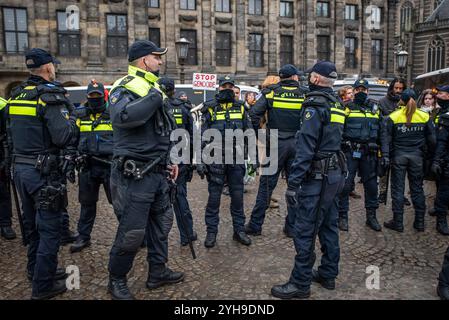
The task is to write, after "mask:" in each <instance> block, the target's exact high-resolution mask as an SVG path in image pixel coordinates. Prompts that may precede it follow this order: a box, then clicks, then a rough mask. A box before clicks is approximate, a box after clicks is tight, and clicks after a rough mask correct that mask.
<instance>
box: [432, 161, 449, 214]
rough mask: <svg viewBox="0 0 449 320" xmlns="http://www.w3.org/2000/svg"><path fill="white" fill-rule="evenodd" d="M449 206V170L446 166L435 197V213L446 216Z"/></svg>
mask: <svg viewBox="0 0 449 320" xmlns="http://www.w3.org/2000/svg"><path fill="white" fill-rule="evenodd" d="M448 206H449V170H448V168H444V171H443V174H442V175H441V177H440V179H438V183H437V195H436V197H435V213H436V214H437V216H440V217H446V215H447V208H448Z"/></svg>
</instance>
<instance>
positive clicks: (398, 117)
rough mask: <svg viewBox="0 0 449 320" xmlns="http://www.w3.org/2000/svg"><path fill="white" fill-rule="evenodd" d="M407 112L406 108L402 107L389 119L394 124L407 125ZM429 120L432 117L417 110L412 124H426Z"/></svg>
mask: <svg viewBox="0 0 449 320" xmlns="http://www.w3.org/2000/svg"><path fill="white" fill-rule="evenodd" d="M405 111H406V110H405V107H400V109H398V110H396V111H393V113H391V114H390V116H389V118H390V119H391V120H392V121H393V123H394V124H404V123H407V115H406V114H405ZM429 118H430V116H429V114H428V113H427V112H424V111H421V110H419V109H417V110H416V111H415V113H414V114H413V116H412V119H411V121H410V123H416V124H419V123H421V124H424V123H427V121H429Z"/></svg>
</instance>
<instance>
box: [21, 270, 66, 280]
mask: <svg viewBox="0 0 449 320" xmlns="http://www.w3.org/2000/svg"><path fill="white" fill-rule="evenodd" d="M66 278H67V273H65V269H64V268H56V272H55V281H56V280H64V279H66ZM27 279H28V281H33V274H32V273H30V272H27Z"/></svg>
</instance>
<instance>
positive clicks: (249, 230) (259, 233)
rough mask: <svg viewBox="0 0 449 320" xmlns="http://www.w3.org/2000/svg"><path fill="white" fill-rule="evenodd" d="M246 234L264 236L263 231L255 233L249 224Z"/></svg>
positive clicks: (246, 227)
mask: <svg viewBox="0 0 449 320" xmlns="http://www.w3.org/2000/svg"><path fill="white" fill-rule="evenodd" d="M245 233H246V234H247V235H250V236H255V237H257V236H260V235H262V231H261V230H259V231H255V230H253V229H252V228H251V227H250V226H249V224H247V225H246V226H245Z"/></svg>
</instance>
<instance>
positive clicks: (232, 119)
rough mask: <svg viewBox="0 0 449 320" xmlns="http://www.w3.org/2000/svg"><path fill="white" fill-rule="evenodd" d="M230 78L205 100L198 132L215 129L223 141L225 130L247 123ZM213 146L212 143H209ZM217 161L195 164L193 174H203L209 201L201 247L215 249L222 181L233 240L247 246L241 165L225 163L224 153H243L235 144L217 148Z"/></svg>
mask: <svg viewBox="0 0 449 320" xmlns="http://www.w3.org/2000/svg"><path fill="white" fill-rule="evenodd" d="M233 88H234V79H233V78H232V77H231V76H229V75H228V76H225V77H221V78H220V80H219V91H218V93H217V95H216V97H215V99H213V100H209V101H206V102H205V103H204V107H203V108H202V109H201V112H202V130H203V133H204V131H205V130H207V129H216V130H218V131H219V132H220V133H221V136H222V140H223V141H225V130H227V129H230V130H236V129H237V130H238V129H240V130H243V131H245V130H247V129H249V128H251V124H250V123H249V121H248V119H247V115H246V112H245V107H244V106H243V103H242V102H240V101H236V100H235V94H234V90H233ZM212 143H213V142H212ZM219 148H220V149H221V150H219V151H218V152H219V155H218V157H219V158H220V159H219V161H214V162H213V163H212V164H210V165H208V166H207V167H206V166H205V165H204V164H198V165H197V171H198V173H199V174H200V176H201V177H202V178H204V175H205V174H207V179H208V183H209V185H208V189H209V199H208V201H207V207H206V214H205V220H206V226H207V235H206V240H205V241H204V245H205V247H206V248H212V247H214V246H215V243H216V239H217V232H218V223H219V215H218V214H219V210H220V200H221V194H222V191H223V186H224V183H225V181H227V183H228V185H229V193H230V196H231V208H230V210H231V215H232V224H233V227H234V235H233V239H234V240H236V241H238V242H240V243H241V244H244V245H247V246H249V245H250V244H251V239H250V238H249V237H248V236H247V234H246V233H245V214H244V212H243V178H244V176H245V165H244V163H242V164H239V163H237V162H236V161H235V162H233V163H232V164H227V163H225V161H224V160H225V154H226V153H227V152H229V153H230V152H232V153H233V154H234V155H237V154H240V155H242V154H243V153H244V149H245V148H244V146H241V145H239V144H236V145H234V144H233V145H232V146H230V145H226V144H225V146H224V147H223V146H222V145H220V146H219Z"/></svg>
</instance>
